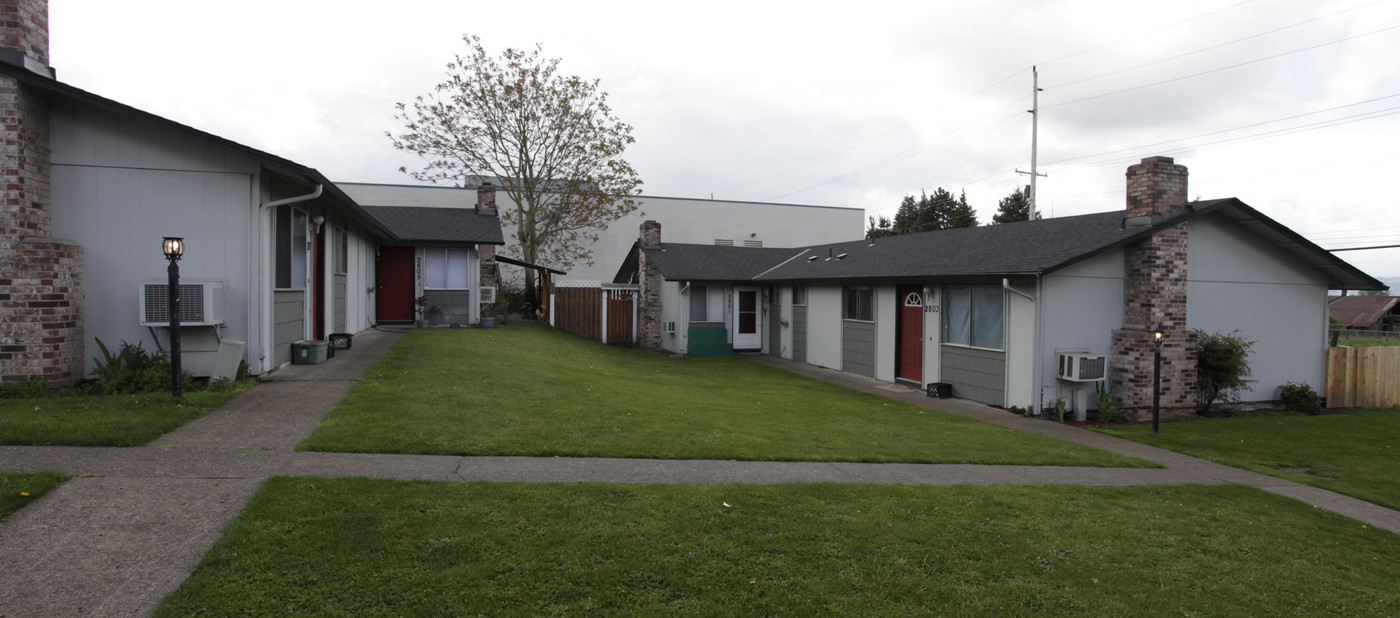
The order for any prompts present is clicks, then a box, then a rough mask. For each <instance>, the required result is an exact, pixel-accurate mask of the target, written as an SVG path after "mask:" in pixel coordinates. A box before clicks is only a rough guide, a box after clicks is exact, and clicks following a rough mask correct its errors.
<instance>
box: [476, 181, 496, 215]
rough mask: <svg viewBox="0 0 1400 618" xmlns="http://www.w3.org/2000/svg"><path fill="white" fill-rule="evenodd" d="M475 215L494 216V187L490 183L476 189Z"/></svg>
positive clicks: (484, 183) (482, 184)
mask: <svg viewBox="0 0 1400 618" xmlns="http://www.w3.org/2000/svg"><path fill="white" fill-rule="evenodd" d="M476 214H478V215H490V216H492V217H494V216H496V214H497V212H496V185H493V184H491V183H490V181H487V182H483V183H481V185H480V186H478V187H477V188H476Z"/></svg>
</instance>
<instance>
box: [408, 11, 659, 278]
mask: <svg viewBox="0 0 1400 618" xmlns="http://www.w3.org/2000/svg"><path fill="white" fill-rule="evenodd" d="M462 40H463V41H464V42H465V43H466V44H467V47H468V52H469V53H468V54H467V56H465V57H463V56H460V55H459V56H456V58H455V59H454V60H453V61H452V62H449V63H447V81H444V82H442V83H440V84H438V85H437V86H436V87H435V88H433V90H432V92H429V93H428V94H425V95H422V96H419V97H417V98H415V99H414V100H413V102H412V103H399V104H398V105H397V106H396V107H397V109H398V113H396V114H395V115H394V118H395V119H396V120H399V121H401V122H403V123H404V129H405V131H404V132H403V133H401V134H398V135H394V134H393V133H389V134H388V136H389V139H390V140H392V141H393V144H394V147H395V148H397V149H399V150H403V151H407V152H413V153H416V154H418V155H419V156H420V157H422V158H423V160H424V165H423V168H422V169H421V170H415V171H412V172H410V171H408V170H407V168H399V171H401V172H405V173H408V174H409V175H411V176H412V177H413V178H415V179H417V180H421V181H426V182H431V183H434V184H455V185H459V186H467V185H471V184H476V183H479V182H481V181H486V180H489V181H492V182H495V183H498V185H499V187H500V189H501V190H502V191H503V192H505V194H506V195H507V196H509V197H510V199H511V200H512V201H514V202H515V207H514V208H502V209H501V217H502V219H503V221H504V222H505V223H507V224H511V225H514V226H515V233H514V239H515V242H516V243H517V244H518V246H519V249H520V252H521V256H520V257H521V259H523V260H525V261H527V262H532V263H537V264H548V265H550V266H556V267H560V268H568V267H570V266H574V265H576V264H587V265H591V264H592V261H591V258H592V250H591V246H592V244H593V243H594V242H596V241H597V240H598V230H600V229H601V228H604V227H606V226H607V224H608V223H610V222H612V221H616V220H617V219H619V218H621V217H623V216H626V215H628V214H630V213H632V212H635V211H636V210H637V201H636V200H635V199H634V197H635V196H636V195H638V194H640V193H641V186H642V181H641V179H640V178H638V177H637V173H636V170H634V169H632V165H631V164H629V163H628V162H627V161H626V160H624V159H623V158H622V155H623V152H624V151H625V150H626V148H627V146H628V145H629V144H631V143H632V142H633V141H634V140H633V139H632V127H631V125H628V124H625V123H623V122H622V121H620V120H618V119H617V118H616V117H615V116H613V113H612V110H611V109H610V108H609V107H608V105H607V98H608V95H607V93H606V92H601V91H599V90H598V80H597V79H594V80H592V81H588V80H584V79H582V78H580V77H578V76H577V75H570V76H564V75H560V74H559V73H558V68H559V59H558V58H543V57H541V56H540V52H541V49H542V48H541V47H540V46H539V45H536V46H535V49H534V50H533V51H531V52H528V53H527V52H526V51H524V50H519V49H513V48H509V49H506V50H505V51H504V52H502V53H501V56H500V58H499V59H496V58H492V57H490V56H489V55H487V53H486V49H485V48H484V47H483V46H482V45H481V39H480V38H479V37H476V36H473V35H465V36H463V37H462ZM534 274H535V273H534V271H533V270H526V272H525V287H526V293H527V294H530V295H531V296H532V297H533V294H534Z"/></svg>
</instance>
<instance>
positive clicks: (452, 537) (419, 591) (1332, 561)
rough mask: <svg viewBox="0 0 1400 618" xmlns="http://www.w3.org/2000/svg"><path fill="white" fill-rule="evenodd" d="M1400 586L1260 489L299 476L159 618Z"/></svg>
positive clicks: (1081, 612)
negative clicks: (436, 480) (431, 480)
mask: <svg viewBox="0 0 1400 618" xmlns="http://www.w3.org/2000/svg"><path fill="white" fill-rule="evenodd" d="M726 504H727V505H728V506H726ZM1397 581H1400V536H1397V535H1395V534H1392V533H1390V532H1386V531H1384V530H1378V529H1374V528H1368V527H1366V526H1364V525H1362V524H1360V523H1357V522H1356V521H1354V520H1351V519H1347V518H1345V517H1341V516H1338V515H1334V514H1331V513H1327V512H1323V511H1318V510H1316V509H1314V508H1313V507H1311V506H1308V505H1306V504H1303V503H1301V502H1298V501H1296V500H1291V499H1287V498H1283V497H1279V496H1275V495H1272V494H1269V493H1266V492H1263V491H1260V490H1256V489H1253V488H1249V487H1243V486H1173V487H1133V488H1085V487H976V486H957V487H928V486H899V485H838V484H815V485H778V486H763V487H758V486H752V485H739V484H735V485H717V486H684V485H682V486H669V485H615V484H491V483H451V484H445V483H427V482H404V481H385V480H371V479H324V478H290V477H280V478H274V479H270V480H269V481H268V483H267V484H266V485H265V486H264V488H263V489H262V491H260V492H259V493H258V495H257V496H255V497H254V499H253V500H252V502H251V504H250V505H249V506H248V508H247V509H246V510H245V511H244V512H243V513H242V514H241V515H240V516H239V517H238V519H237V520H236V521H235V522H234V523H233V524H232V525H231V526H230V527H229V529H228V531H227V534H226V535H225V536H224V538H223V539H222V540H220V541H219V542H218V543H217V544H216V545H215V547H214V548H213V549H212V550H211V551H210V552H209V553H208V554H207V555H206V556H205V558H204V561H203V563H202V564H201V565H200V566H199V568H198V569H197V570H196V571H195V573H194V575H193V576H192V577H191V578H190V579H189V580H187V581H186V582H185V583H184V585H183V586H182V587H181V588H180V589H179V590H178V591H177V592H175V593H174V594H172V595H171V596H170V597H168V598H167V599H166V600H165V602H164V604H163V605H162V606H161V607H160V609H159V610H158V612H157V614H158V615H161V616H186V615H193V614H217V615H394V616H420V615H422V616H427V615H438V616H465V615H522V616H536V615H581V614H585V613H599V614H602V615H648V616H650V615H703V616H715V615H721V616H736V615H779V614H784V615H819V614H837V615H859V616H888V615H934V616H938V615H993V614H995V615H1013V616H1015V615H1021V616H1042V615H1075V616H1144V615H1148V616H1150V615H1217V616H1221V615H1241V616H1242V615H1263V616H1280V615H1305V616H1314V615H1347V616H1360V615H1378V616H1394V615H1395V614H1396V613H1397V610H1400V604H1397V600H1400V596H1397V595H1398V594H1400V589H1397V588H1396V584H1395V582H1397Z"/></svg>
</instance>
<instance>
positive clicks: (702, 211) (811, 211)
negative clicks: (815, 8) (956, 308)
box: [336, 182, 865, 281]
mask: <svg viewBox="0 0 1400 618" xmlns="http://www.w3.org/2000/svg"><path fill="white" fill-rule="evenodd" d="M336 184H337V186H339V187H340V188H341V189H342V190H344V191H345V193H346V194H348V195H349V196H350V197H351V198H352V199H354V200H355V201H356V202H357V203H359V204H360V205H361V206H423V207H433V208H474V207H475V206H476V190H475V189H455V188H450V187H433V186H414V185H378V184H363V183H353V182H347V183H336ZM637 200H638V201H639V202H640V207H639V208H638V210H637V211H636V212H634V213H632V214H630V215H627V216H626V217H623V218H621V219H619V220H617V221H614V222H613V223H611V224H610V225H608V227H607V229H604V230H601V231H600V232H599V234H598V242H597V243H595V244H594V245H593V265H591V266H589V265H587V264H577V265H575V266H573V267H570V268H566V269H565V270H567V271H568V272H569V274H568V275H567V276H566V277H563V278H565V279H576V280H577V279H586V280H598V281H611V280H612V278H613V275H615V274H617V270H618V268H620V267H621V266H622V262H623V260H625V259H626V257H627V252H628V250H629V248H630V247H631V246H632V243H633V242H634V241H636V240H637V233H638V230H639V228H640V227H641V225H642V222H643V221H646V220H652V221H657V222H660V223H661V239H662V242H677V243H697V244H713V243H714V242H715V240H716V239H725V240H732V241H733V242H734V244H735V245H736V246H743V245H744V241H758V242H762V243H763V246H765V247H802V246H807V245H814V244H823V243H831V242H840V241H846V240H854V239H858V238H861V237H862V236H863V235H864V234H865V211H864V210H862V209H860V208H838V207H827V206H806V205H797V204H771V203H764V202H732V201H724V200H699V199H685V198H671V197H655V196H641V197H638V198H637ZM496 204H497V206H498V207H499V208H501V209H502V210H505V209H509V208H513V207H514V202H513V201H511V199H510V197H509V196H507V195H506V193H505V192H504V191H497V192H496ZM502 223H503V224H504V222H502ZM503 227H504V232H505V238H506V246H505V247H503V248H501V249H500V254H501V255H508V256H512V257H520V255H519V253H520V252H519V251H518V250H517V249H515V242H514V240H512V234H513V233H514V229H513V228H512V227H511V226H508V225H503ZM506 268H510V267H506Z"/></svg>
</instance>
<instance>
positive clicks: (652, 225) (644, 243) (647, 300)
mask: <svg viewBox="0 0 1400 618" xmlns="http://www.w3.org/2000/svg"><path fill="white" fill-rule="evenodd" d="M637 244H638V245H639V247H638V248H637V297H638V298H639V299H640V301H641V306H640V307H639V308H638V311H637V316H638V318H639V320H638V322H639V324H638V325H637V336H638V342H637V343H638V345H640V346H641V347H643V348H645V349H648V350H660V349H661V335H662V326H663V325H662V323H661V283H662V280H661V271H660V270H658V269H657V268H656V265H654V264H652V263H651V261H650V260H648V259H647V252H646V251H645V250H644V249H646V248H653V249H655V248H659V247H660V246H661V224H660V223H658V222H656V221H650V220H648V221H643V222H642V227H641V234H640V238H638V240H637Z"/></svg>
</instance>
